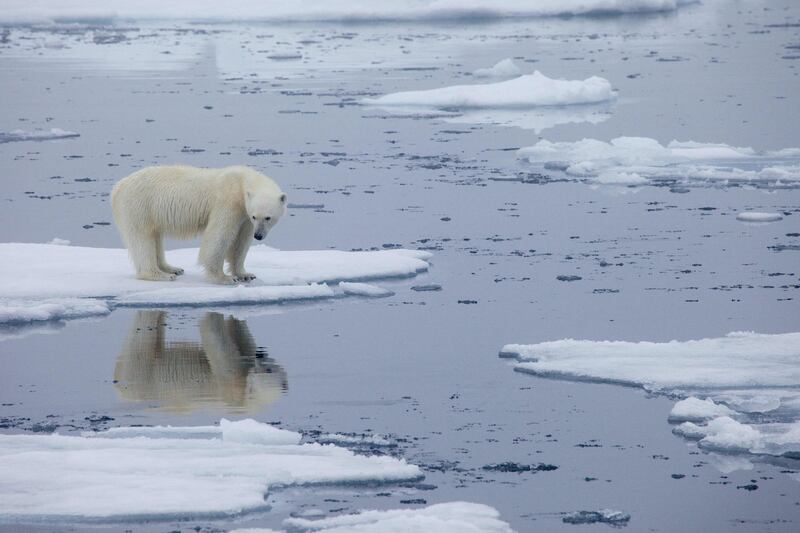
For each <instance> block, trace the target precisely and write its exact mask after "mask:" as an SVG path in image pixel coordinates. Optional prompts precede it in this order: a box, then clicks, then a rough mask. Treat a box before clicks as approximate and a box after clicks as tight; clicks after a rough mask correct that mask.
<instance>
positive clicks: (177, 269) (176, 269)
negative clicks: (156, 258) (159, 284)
mask: <svg viewBox="0 0 800 533" xmlns="http://www.w3.org/2000/svg"><path fill="white" fill-rule="evenodd" d="M162 270H163V271H164V272H168V273H170V274H175V275H176V276H180V275H182V274H183V269H182V268H180V267H174V266H170V265H167V266H166V268H162Z"/></svg>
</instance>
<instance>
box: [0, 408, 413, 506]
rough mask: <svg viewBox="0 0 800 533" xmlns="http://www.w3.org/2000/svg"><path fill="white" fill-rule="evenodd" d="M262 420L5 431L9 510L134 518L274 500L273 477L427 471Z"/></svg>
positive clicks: (283, 481)
mask: <svg viewBox="0 0 800 533" xmlns="http://www.w3.org/2000/svg"><path fill="white" fill-rule="evenodd" d="M300 441H301V435H300V434H299V433H295V432H292V431H286V430H282V429H277V428H274V427H272V426H270V425H267V424H262V423H259V422H256V421H253V420H241V421H237V422H232V421H228V420H225V419H223V420H222V421H221V422H220V425H219V426H196V427H169V426H167V427H123V428H116V429H111V430H108V431H105V432H99V433H91V432H90V433H85V434H83V435H82V436H65V435H58V434H53V435H30V434H25V435H0V519H2V520H3V521H10V522H14V521H19V520H35V521H45V520H52V519H62V520H63V519H95V520H129V519H131V518H132V517H137V518H146V517H167V516H180V517H182V518H185V517H189V516H215V515H220V516H222V515H231V514H239V513H243V512H247V511H251V510H256V509H263V508H264V507H266V502H265V495H266V494H267V493H268V491H269V490H270V488H271V487H275V486H286V485H309V484H317V483H363V482H394V481H401V480H410V479H417V478H420V477H421V473H420V470H419V469H418V468H417V467H416V466H414V465H409V464H407V463H406V462H405V461H404V460H402V459H395V458H392V457H385V456H369V457H368V456H363V455H356V454H354V453H353V452H351V451H348V450H346V449H344V448H340V447H338V446H334V445H321V444H316V443H306V444H301V442H300Z"/></svg>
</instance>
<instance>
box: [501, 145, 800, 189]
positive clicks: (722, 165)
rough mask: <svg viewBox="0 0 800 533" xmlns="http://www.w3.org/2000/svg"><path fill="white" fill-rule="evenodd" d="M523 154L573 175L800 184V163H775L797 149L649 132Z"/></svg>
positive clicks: (598, 179)
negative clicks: (661, 138) (666, 139)
mask: <svg viewBox="0 0 800 533" xmlns="http://www.w3.org/2000/svg"><path fill="white" fill-rule="evenodd" d="M517 156H518V157H519V158H521V159H523V160H525V161H527V162H528V163H531V164H533V165H538V166H541V167H542V168H544V169H548V170H560V171H563V172H564V175H565V176H567V177H573V178H579V179H587V178H590V179H592V181H593V182H595V183H619V181H625V179H628V178H630V179H631V180H635V181H636V182H638V183H641V184H644V183H647V182H648V181H650V180H672V181H675V180H677V181H714V182H726V181H727V182H756V183H769V184H771V185H773V186H787V187H788V186H800V183H798V181H800V166H797V165H777V166H775V165H774V163H775V162H776V161H781V162H786V161H787V160H788V161H789V162H796V161H797V160H798V159H800V152H798V151H797V150H796V149H784V150H777V151H771V152H769V151H768V152H756V151H755V150H753V149H752V148H742V147H735V146H729V145H726V144H719V143H698V142H693V141H689V142H678V141H672V142H670V143H669V144H667V145H662V144H660V143H659V142H658V141H656V140H655V139H651V138H648V137H617V138H616V139H612V140H611V141H609V142H604V141H599V140H597V139H583V140H580V141H575V142H551V141H547V140H542V141H539V142H538V143H536V144H535V145H533V146H528V147H525V148H521V149H520V150H518V152H517ZM733 165H737V166H733ZM768 165H773V166H768ZM629 184H636V183H633V182H631V183H629Z"/></svg>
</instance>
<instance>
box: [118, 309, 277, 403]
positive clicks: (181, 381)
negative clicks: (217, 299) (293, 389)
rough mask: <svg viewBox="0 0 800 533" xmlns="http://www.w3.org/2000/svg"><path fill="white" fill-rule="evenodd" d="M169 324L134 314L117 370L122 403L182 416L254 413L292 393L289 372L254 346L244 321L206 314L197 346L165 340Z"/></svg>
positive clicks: (151, 314)
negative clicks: (199, 411) (203, 410)
mask: <svg viewBox="0 0 800 533" xmlns="http://www.w3.org/2000/svg"><path fill="white" fill-rule="evenodd" d="M167 319H168V314H167V313H166V312H165V311H138V312H137V313H136V318H135V320H134V323H133V326H132V327H131V331H130V334H129V335H128V337H127V339H126V341H125V343H124V344H123V346H122V351H121V352H120V354H119V357H118V358H117V365H116V368H115V369H114V380H115V384H116V387H117V391H118V392H119V394H120V396H121V397H122V398H124V399H126V400H134V401H148V402H158V403H159V404H160V406H161V407H164V408H167V409H171V410H180V411H186V410H191V409H195V408H200V407H208V406H212V407H214V406H219V407H224V408H226V409H227V410H233V411H256V410H258V409H260V408H262V407H264V406H267V405H269V404H271V403H273V402H275V401H276V400H277V399H278V398H280V397H281V395H282V394H283V393H285V392H286V390H287V389H288V382H287V377H286V372H285V371H284V369H283V368H282V367H281V366H280V365H279V364H277V363H276V362H275V361H274V360H273V359H271V358H269V357H268V356H267V354H266V351H265V350H263V349H259V348H258V347H257V346H256V344H255V341H254V340H253V336H252V335H250V330H249V329H248V327H247V322H245V321H244V320H237V319H236V318H233V317H228V318H225V317H224V316H223V315H221V314H220V313H206V314H205V315H204V316H203V318H202V319H201V320H200V322H199V328H200V343H197V342H192V341H175V342H172V341H167V340H166V335H165V329H166V327H167Z"/></svg>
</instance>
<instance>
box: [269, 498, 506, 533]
mask: <svg viewBox="0 0 800 533" xmlns="http://www.w3.org/2000/svg"><path fill="white" fill-rule="evenodd" d="M283 523H284V525H285V526H287V527H288V528H289V529H290V530H294V529H299V530H301V531H331V532H333V531H336V532H341V533H345V532H352V533H355V532H358V533H385V532H389V531H397V532H400V531H403V532H418V533H423V532H424V533H511V532H512V531H513V530H512V529H511V526H509V525H508V524H507V523H506V522H504V521H502V520H501V519H500V513H498V512H497V510H495V509H494V508H492V507H489V506H488V505H481V504H477V503H468V502H450V503H440V504H436V505H430V506H428V507H423V508H422V509H396V510H389V511H361V512H359V513H356V514H349V515H339V516H334V517H330V518H322V519H320V520H308V519H305V518H287V519H286V520H284V522H283Z"/></svg>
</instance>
